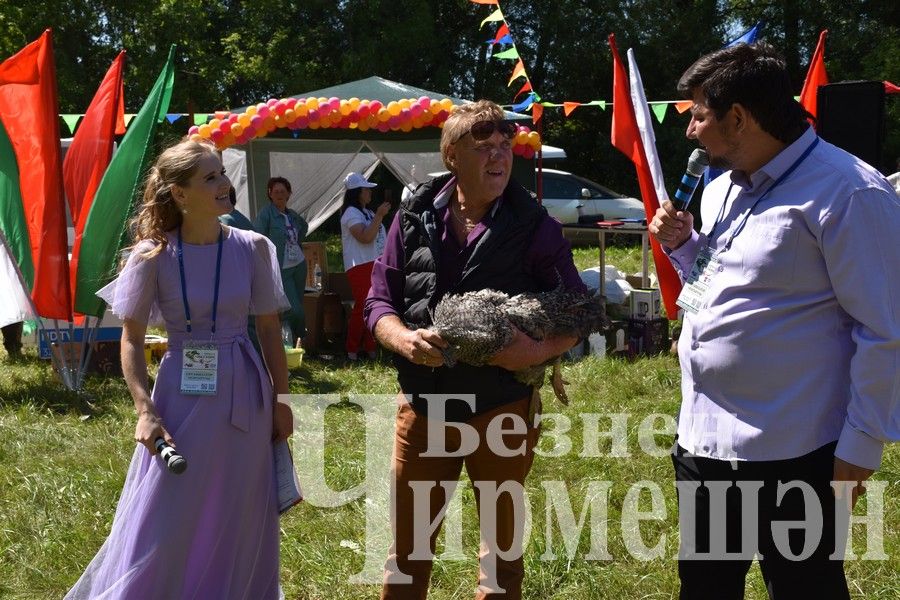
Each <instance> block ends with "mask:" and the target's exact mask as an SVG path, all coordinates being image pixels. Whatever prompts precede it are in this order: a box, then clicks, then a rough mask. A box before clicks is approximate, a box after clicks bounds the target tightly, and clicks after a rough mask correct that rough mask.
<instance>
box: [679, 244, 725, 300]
mask: <svg viewBox="0 0 900 600" xmlns="http://www.w3.org/2000/svg"><path fill="white" fill-rule="evenodd" d="M720 266H721V263H720V262H719V259H718V258H716V257H715V255H714V254H713V252H712V250H711V249H710V248H709V246H707V247H705V248H703V249H702V250H700V253H699V254H697V259H696V260H695V261H694V264H693V266H691V274H690V275H688V277H687V279H686V280H685V282H684V287H683V288H681V293H680V294H679V295H678V300H677V301H676V304H678V306H680V307H681V308H683V309H684V310H686V311H687V312H689V313H693V314H696V313H698V312H700V310H701V309H703V308H706V305H707V303H708V302H709V299H708V298H706V293H707V292H708V291H709V286H710V283H711V282H712V278H713V276H715V274H716V273H718V272H719V270H720Z"/></svg>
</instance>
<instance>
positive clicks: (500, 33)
mask: <svg viewBox="0 0 900 600" xmlns="http://www.w3.org/2000/svg"><path fill="white" fill-rule="evenodd" d="M507 35H509V25H507V24H506V21H504V22H503V24H502V25H500V27H498V28H497V35H495V36H494V43H495V44H499V43H500V40H502V39H503V37H504V36H507Z"/></svg>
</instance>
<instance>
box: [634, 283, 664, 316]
mask: <svg viewBox="0 0 900 600" xmlns="http://www.w3.org/2000/svg"><path fill="white" fill-rule="evenodd" d="M660 304H661V303H660V296H659V289H657V288H652V289H634V290H631V318H632V319H643V320H650V319H658V318H659V316H660V314H661V306H660Z"/></svg>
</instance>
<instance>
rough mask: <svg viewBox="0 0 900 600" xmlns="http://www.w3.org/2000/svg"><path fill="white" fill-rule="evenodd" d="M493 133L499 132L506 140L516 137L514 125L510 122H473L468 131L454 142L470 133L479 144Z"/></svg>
mask: <svg viewBox="0 0 900 600" xmlns="http://www.w3.org/2000/svg"><path fill="white" fill-rule="evenodd" d="M495 131H498V132H500V133H501V134H502V135H503V136H504V137H505V138H507V139H512V138H513V137H514V136H515V135H516V125H515V123H513V122H511V121H475V122H474V123H472V126H471V127H470V128H469V130H468V131H467V132H465V133H463V134H462V135H461V136H459V137H458V138H457V139H456V141H457V142H458V141H459V140H461V139H463V138H464V137H465V136H466V133H471V134H472V139H473V140H475V141H476V142H480V141H482V140H486V139H488V138H489V137H491V136H492V135H494V132H495Z"/></svg>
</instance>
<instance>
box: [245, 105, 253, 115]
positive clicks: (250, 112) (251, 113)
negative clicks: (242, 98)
mask: <svg viewBox="0 0 900 600" xmlns="http://www.w3.org/2000/svg"><path fill="white" fill-rule="evenodd" d="M245 114H247V115H250V116H251V117H252V116H253V115H255V114H256V107H255V106H253V105H252V104H251V105H250V106H248V107H247V110H246V112H245Z"/></svg>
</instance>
